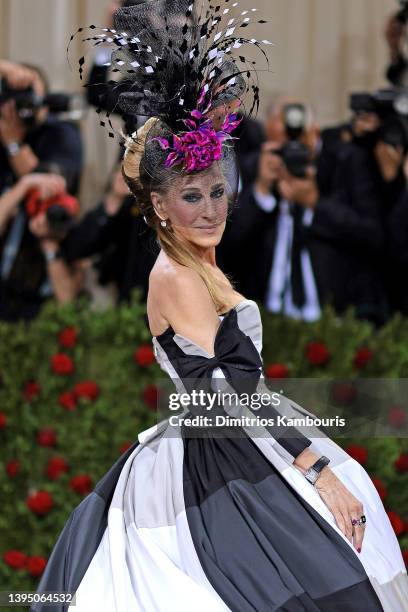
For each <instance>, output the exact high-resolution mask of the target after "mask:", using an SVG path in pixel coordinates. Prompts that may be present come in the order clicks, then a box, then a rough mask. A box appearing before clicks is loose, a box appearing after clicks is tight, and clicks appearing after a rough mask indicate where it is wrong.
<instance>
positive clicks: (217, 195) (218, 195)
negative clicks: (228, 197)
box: [211, 187, 225, 198]
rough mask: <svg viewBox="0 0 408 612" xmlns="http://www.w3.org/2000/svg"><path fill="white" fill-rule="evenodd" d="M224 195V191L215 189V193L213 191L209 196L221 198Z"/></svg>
mask: <svg viewBox="0 0 408 612" xmlns="http://www.w3.org/2000/svg"><path fill="white" fill-rule="evenodd" d="M224 193H225V189H224V188H223V187H221V188H220V189H217V191H213V193H212V194H211V197H212V198H222V197H223V195H224Z"/></svg>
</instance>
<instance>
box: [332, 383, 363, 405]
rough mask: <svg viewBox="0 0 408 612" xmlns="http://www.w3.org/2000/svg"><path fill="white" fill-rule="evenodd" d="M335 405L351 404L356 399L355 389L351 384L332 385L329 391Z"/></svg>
mask: <svg viewBox="0 0 408 612" xmlns="http://www.w3.org/2000/svg"><path fill="white" fill-rule="evenodd" d="M331 394H332V398H333V400H334V401H335V402H336V404H343V405H348V404H351V403H352V402H353V401H354V400H355V399H356V397H357V389H356V387H355V386H354V385H353V384H351V383H334V384H333V386H332V389H331Z"/></svg>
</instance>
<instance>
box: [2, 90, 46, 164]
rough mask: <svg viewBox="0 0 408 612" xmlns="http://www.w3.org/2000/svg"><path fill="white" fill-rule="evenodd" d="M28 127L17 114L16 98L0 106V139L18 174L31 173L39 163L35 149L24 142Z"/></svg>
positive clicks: (10, 162)
mask: <svg viewBox="0 0 408 612" xmlns="http://www.w3.org/2000/svg"><path fill="white" fill-rule="evenodd" d="M25 136H26V128H25V126H24V124H23V122H22V120H21V119H20V117H19V116H18V114H17V110H16V105H15V102H14V100H9V101H8V102H5V103H4V104H2V105H1V108H0V141H1V143H2V145H3V146H4V148H5V149H6V151H7V154H8V160H9V164H10V166H11V168H12V169H13V172H14V174H15V175H16V176H24V175H25V174H29V173H30V172H32V171H33V170H35V168H36V167H37V166H38V164H39V159H38V157H37V156H36V155H35V153H34V151H33V150H32V148H31V147H30V145H28V144H27V143H25V142H24V139H25Z"/></svg>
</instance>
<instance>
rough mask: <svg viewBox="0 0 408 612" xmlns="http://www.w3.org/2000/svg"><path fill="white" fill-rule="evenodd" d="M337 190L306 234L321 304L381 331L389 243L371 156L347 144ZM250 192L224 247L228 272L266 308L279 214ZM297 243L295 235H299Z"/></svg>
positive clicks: (234, 217)
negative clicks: (260, 203)
mask: <svg viewBox="0 0 408 612" xmlns="http://www.w3.org/2000/svg"><path fill="white" fill-rule="evenodd" d="M333 185H334V187H335V191H334V193H333V194H332V195H330V196H323V197H321V198H320V199H319V201H318V203H317V205H316V208H315V210H314V216H313V222H312V224H311V225H310V226H309V227H308V228H304V229H303V232H304V235H303V246H305V247H306V248H307V249H308V251H309V255H310V259H311V263H312V268H313V273H314V278H315V282H316V288H317V291H318V295H319V301H320V304H321V305H323V304H325V303H327V302H330V303H332V304H333V305H334V307H335V309H336V311H337V312H339V313H341V312H343V311H344V309H345V308H346V307H347V306H349V305H354V306H355V307H356V314H357V316H359V317H362V318H368V319H370V320H372V321H373V322H375V323H376V324H381V323H384V322H385V321H386V319H387V318H388V316H389V314H390V312H389V306H388V301H387V297H386V291H385V284H384V279H383V275H382V270H381V265H380V264H381V255H382V252H383V248H384V243H385V235H384V229H383V219H382V213H381V205H382V202H381V191H380V185H379V183H378V170H377V169H376V166H375V161H374V158H373V156H372V154H371V152H369V151H367V150H365V149H364V148H362V147H360V146H357V145H354V144H350V145H347V146H346V145H345V147H344V150H343V151H342V158H341V161H339V163H338V167H337V168H336V170H335V176H334V177H333ZM252 189H253V187H252V186H248V188H246V189H245V190H244V191H243V193H242V194H241V196H240V198H239V203H238V205H237V207H236V209H235V210H234V211H233V213H232V216H231V220H230V224H228V226H227V230H226V233H225V239H224V240H223V243H222V244H221V245H220V247H219V260H220V263H221V265H222V267H223V268H224V269H225V270H226V271H227V272H229V273H230V274H231V275H232V276H233V277H234V278H236V280H237V289H238V290H239V291H241V292H242V293H243V294H244V295H246V296H247V297H249V298H252V299H256V300H260V301H261V302H263V303H265V299H266V292H267V289H268V279H269V276H270V272H271V267H272V264H273V256H274V249H275V244H276V231H277V219H278V207H275V209H274V210H273V211H272V212H270V213H267V212H264V211H263V210H262V209H260V207H259V206H258V205H257V203H256V201H255V198H254V196H253V190H252ZM294 240H296V236H294Z"/></svg>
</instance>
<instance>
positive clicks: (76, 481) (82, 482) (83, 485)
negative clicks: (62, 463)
mask: <svg viewBox="0 0 408 612" xmlns="http://www.w3.org/2000/svg"><path fill="white" fill-rule="evenodd" d="M69 486H70V487H71V489H72V490H73V491H75V493H79V494H80V495H85V494H86V493H89V492H90V490H91V487H92V479H91V477H90V476H88V474H79V475H78V476H74V477H73V478H71V480H70V483H69Z"/></svg>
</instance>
